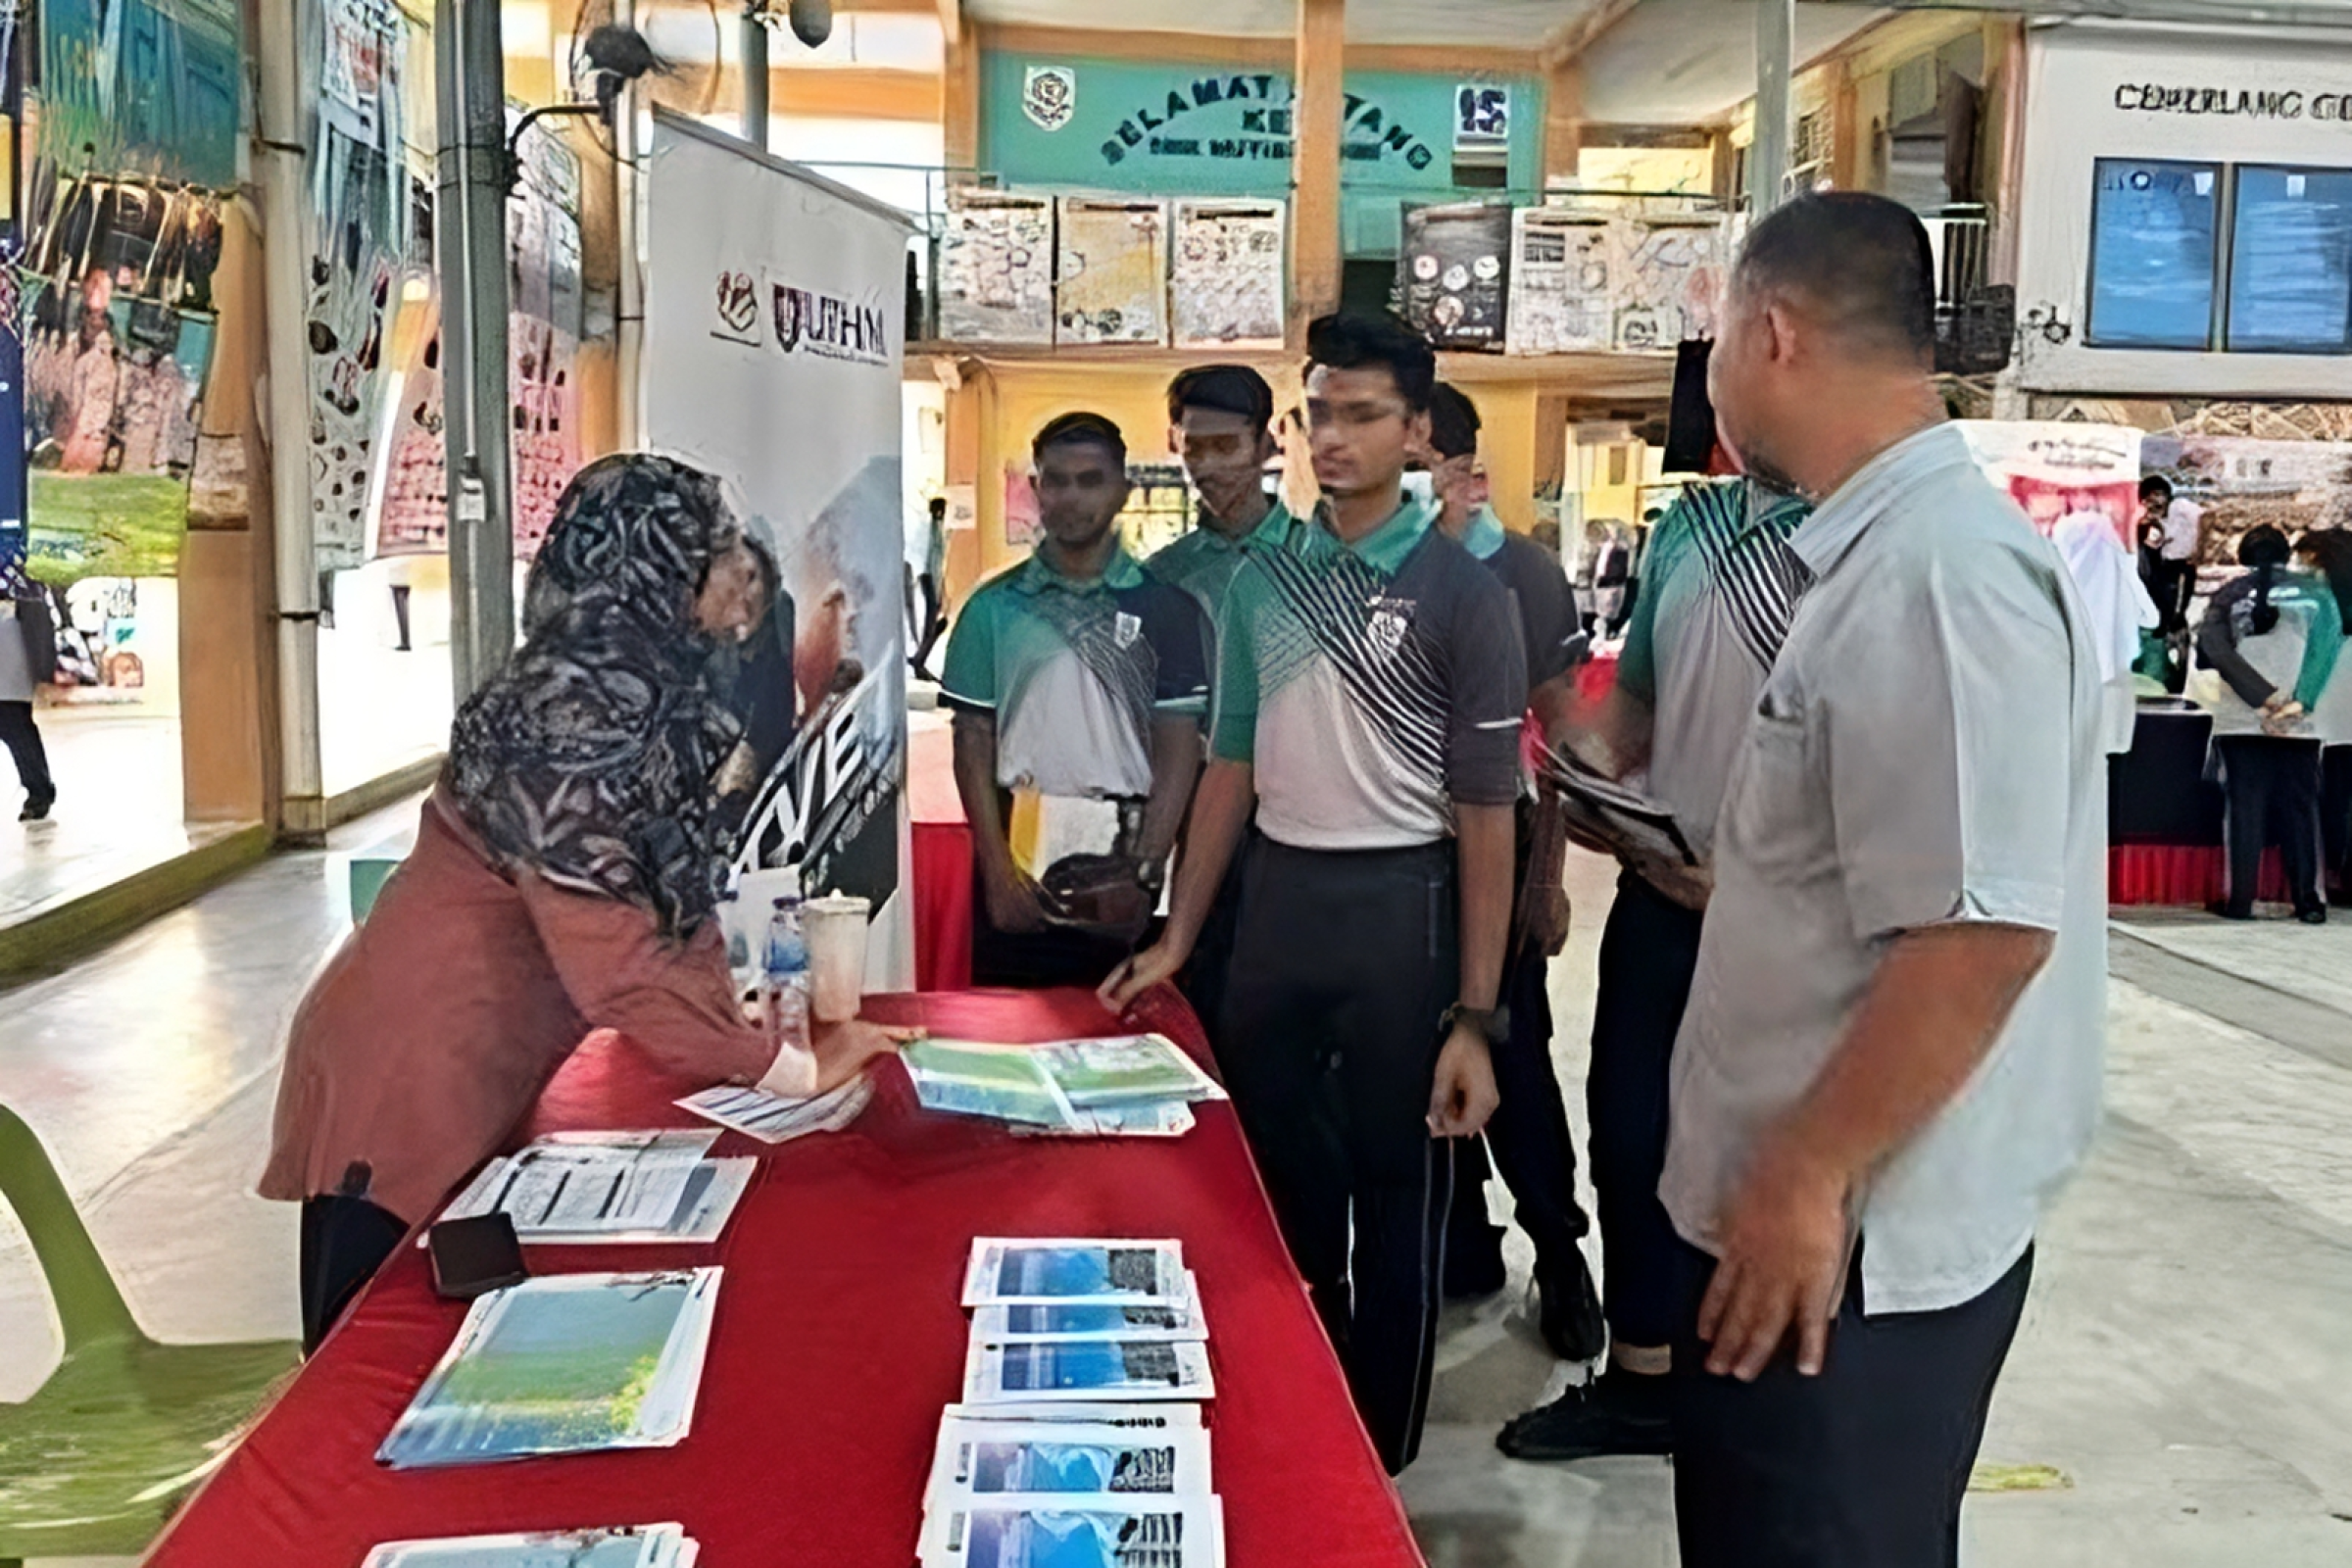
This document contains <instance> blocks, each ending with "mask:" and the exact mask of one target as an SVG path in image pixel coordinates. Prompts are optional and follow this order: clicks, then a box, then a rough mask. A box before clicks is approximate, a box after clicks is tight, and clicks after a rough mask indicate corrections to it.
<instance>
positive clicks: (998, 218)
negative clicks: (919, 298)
mask: <svg viewBox="0 0 2352 1568" xmlns="http://www.w3.org/2000/svg"><path fill="white" fill-rule="evenodd" d="M939 244H940V248H939V275H940V288H939V335H940V336H941V337H943V338H946V339H947V340H948V341H949V342H952V343H1051V342H1053V341H1054V204H1053V202H1052V201H1050V200H1048V199H1047V198H1045V197H1042V196H993V195H977V194H951V195H950V197H949V199H948V221H947V230H946V232H945V233H944V234H942V235H941V236H940V242H939Z"/></svg>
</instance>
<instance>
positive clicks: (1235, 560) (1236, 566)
mask: <svg viewBox="0 0 2352 1568" xmlns="http://www.w3.org/2000/svg"><path fill="white" fill-rule="evenodd" d="M1290 531H1291V514H1290V511H1289V509H1287V508H1286V507H1284V506H1283V504H1282V503H1281V502H1279V501H1277V502H1275V503H1274V504H1273V507H1272V509H1271V510H1269V511H1268V512H1267V513H1266V515H1265V516H1264V517H1263V518H1262V519H1261V520H1260V521H1259V522H1258V525H1257V526H1256V527H1254V528H1252V529H1250V531H1249V532H1248V533H1246V534H1243V535H1242V536H1241V537H1240V538H1238V539H1236V538H1234V537H1232V536H1231V535H1228V534H1226V533H1223V532H1221V531H1219V530H1218V529H1217V528H1216V527H1214V526H1213V525H1211V524H1210V522H1209V520H1208V516H1207V514H1205V513H1203V514H1201V517H1200V520H1199V521H1197V522H1196V523H1195V524H1194V525H1193V531H1192V532H1190V533H1188V534H1186V535H1185V536H1184V537H1183V538H1181V539H1179V540H1177V541H1176V542H1175V543H1174V544H1171V545H1167V546H1164V547H1163V548H1161V549H1160V550H1158V551H1156V552H1154V553H1153V555H1152V559H1151V560H1150V561H1147V562H1145V563H1144V569H1145V570H1146V571H1148V572H1150V573H1151V574H1152V576H1154V577H1157V578H1158V579H1159V580H1160V581H1162V582H1166V583H1173V584H1175V585H1176V586H1177V587H1179V588H1181V589H1183V590H1184V591H1185V592H1186V593H1188V594H1190V595H1192V596H1193V602H1194V603H1195V604H1198V605H1199V606H1200V607H1201V613H1202V614H1204V615H1206V616H1207V617H1208V620H1209V630H1210V631H1211V632H1214V631H1215V630H1216V620H1217V616H1218V615H1219V614H1220V613H1222V612H1223V611H1224V609H1225V592H1226V590H1227V589H1229V588H1231V587H1232V586H1233V579H1234V574H1235V573H1237V572H1239V571H1240V570H1241V569H1242V556H1243V554H1244V553H1245V552H1246V551H1248V550H1249V549H1250V546H1252V545H1278V544H1280V543H1282V541H1283V540H1284V539H1286V538H1288V537H1289V536H1290Z"/></svg>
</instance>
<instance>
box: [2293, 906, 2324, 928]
mask: <svg viewBox="0 0 2352 1568" xmlns="http://www.w3.org/2000/svg"><path fill="white" fill-rule="evenodd" d="M2295 918H2296V919H2298V920H2300V921H2302V922H2303V923H2304V924H2305V925H2326V924H2327V906H2326V905H2325V904H2315V905H2313V906H2312V907H2310V908H2308V909H2297V910H2296V911H2295Z"/></svg>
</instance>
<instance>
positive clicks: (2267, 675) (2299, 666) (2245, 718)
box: [2197, 524, 2344, 925]
mask: <svg viewBox="0 0 2352 1568" xmlns="http://www.w3.org/2000/svg"><path fill="white" fill-rule="evenodd" d="M2290 554H2291V553H2290V552H2289V550H2288V548H2287V543H2286V535H2285V534H2283V533H2280V532H2279V531H2278V529H2276V528H2273V527H2271V526H2269V525H2268V524H2265V525H2263V526H2261V527H2257V528H2251V529H2248V530H2247V532H2246V535H2245V537H2244V538H2242V539H2240V540H2239V541H2238V546H2237V560H2238V564H2240V565H2242V566H2245V567H2247V568H2248V570H2247V571H2246V573H2245V575H2244V576H2242V577H2238V578H2235V579H2233V580H2232V581H2230V582H2229V583H2228V584H2227V585H2225V586H2224V587H2223V589H2222V590H2221V592H2219V593H2217V594H2215V595H2214V596H2213V601H2212V603H2211V604H2210V605H2209V606H2207V608H2206V611H2205V620H2204V624H2203V625H2202V626H2200V627H2199V628H2198V630H2197V650H2198V652H2199V653H2200V654H2202V655H2203V656H2204V659H2205V662H2206V663H2207V664H2209V665H2211V666H2212V667H2213V668H2214V669H2216V670H2218V671H2220V672H2221V677H2222V690H2221V696H2220V697H2219V699H2218V700H2217V701H2216V702H2215V703H2214V705H2213V755H2214V761H2215V763H2216V764H2217V765H2218V766H2219V768H2220V770H2221V776H2222V787H2223V791H2224V795H2225V799H2226V801H2227V808H2226V811H2225V815H2224V817H2223V837H2224V838H2225V839H2226V840H2227V842H2228V845H2229V857H2228V874H2227V880H2226V881H2225V883H2224V887H2223V898H2222V903H2221V905H2220V906H2219V907H2218V908H2217V909H2216V911H2215V912H2216V913H2219V914H2221V915H2222V916H2224V917H2225V918H2227V919H2231V920H2250V919H2252V918H2253V917H2254V889H2255V882H2256V879H2257V877H2258V876H2259V875H2260V873H2261V870H2262V852H2263V848H2264V846H2265V844H2266V843H2268V842H2270V841H2271V836H2272V831H2273V829H2274V828H2275V829H2276V832H2277V842H2278V851H2279V858H2280V860H2281V861H2282V862H2283V864H2284V866H2285V869H2286V882H2287V891H2288V894H2289V896H2290V897H2291V898H2292V899H2293V901H2294V906H2295V917H2296V918H2297V919H2299V920H2301V921H2303V923H2304V924H2306V925H2321V924H2325V923H2326V921H2327V905H2326V903H2325V902H2323V901H2322V899H2321V897H2320V737H2319V731H2318V729H2317V728H2316V727H2315V726H2314V725H2313V723H2312V719H2311V709H2312V707H2313V705H2314V704H2316V703H2317V702H2318V701H2319V699H2320V694H2321V693H2322V692H2323V691H2325V690H2326V689H2327V682H2328V679H2329V677H2330V676H2331V675H2332V674H2333V673H2334V671H2335V661H2336V653H2337V651H2338V650H2339V649H2341V648H2342V646H2343V640H2344V624H2343V615H2342V613H2341V612H2340V611H2339V610H2338V609H2337V608H2336V603H2335V598H2334V596H2333V595H2332V594H2330V593H2329V592H2328V590H2327V583H2326V582H2324V581H2322V580H2321V579H2320V578H2319V577H2317V576H2315V575H2313V574H2311V573H2309V572H2304V571H2298V570H2295V569H2294V568H2293V567H2292V566H2290V565H2289V564H2288V561H2289V558H2290Z"/></svg>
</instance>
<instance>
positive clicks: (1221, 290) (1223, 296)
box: [1168, 202, 1284, 349]
mask: <svg viewBox="0 0 2352 1568" xmlns="http://www.w3.org/2000/svg"><path fill="white" fill-rule="evenodd" d="M1283 233H1284V227H1283V204H1282V203H1280V202H1178V203H1177V204H1176V219H1175V229H1174V234H1173V237H1172V239H1171V241H1170V244H1169V261H1168V271H1169V277H1168V308H1169V315H1170V318H1171V325H1172V327H1173V331H1174V336H1175V340H1176V346H1177V347H1178V348H1180V349H1213V348H1280V347H1282V341H1283V337H1282V334H1283V326H1284V320H1283V252H1282V246H1283Z"/></svg>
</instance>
